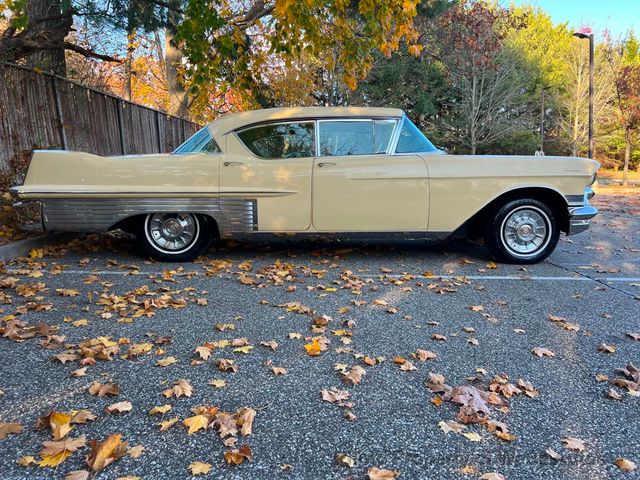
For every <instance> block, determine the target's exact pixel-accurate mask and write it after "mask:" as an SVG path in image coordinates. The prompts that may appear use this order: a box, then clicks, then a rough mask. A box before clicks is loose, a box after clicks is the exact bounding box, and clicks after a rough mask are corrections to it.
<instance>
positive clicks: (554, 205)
mask: <svg viewBox="0 0 640 480" xmlns="http://www.w3.org/2000/svg"><path fill="white" fill-rule="evenodd" d="M520 198H533V199H535V200H538V201H540V202H542V203H544V204H545V205H546V206H547V207H549V208H550V209H551V211H552V212H553V216H554V217H555V218H556V220H557V222H558V226H559V228H560V231H562V232H568V231H569V210H568V208H567V200H566V199H565V198H564V197H563V196H562V195H560V194H559V193H558V192H556V191H555V190H552V189H550V188H543V187H528V188H517V189H515V190H510V191H508V192H505V193H503V194H502V195H500V196H499V197H497V198H495V199H494V200H492V201H491V202H489V203H488V204H487V205H485V206H484V207H482V208H481V209H480V211H478V212H477V213H476V214H475V215H474V216H473V217H471V218H470V219H469V220H467V221H466V222H465V223H464V224H463V225H462V227H460V229H458V230H459V231H462V232H463V233H464V234H465V236H467V237H469V238H479V237H480V236H481V234H482V226H483V222H484V220H485V218H486V216H487V214H488V213H489V212H491V211H493V210H494V209H496V208H498V207H499V206H502V205H504V204H505V203H507V202H510V201H512V200H518V199H520Z"/></svg>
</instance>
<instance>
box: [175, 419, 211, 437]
mask: <svg viewBox="0 0 640 480" xmlns="http://www.w3.org/2000/svg"><path fill="white" fill-rule="evenodd" d="M182 423H183V424H184V426H185V427H187V428H189V432H188V433H189V435H191V434H192V433H195V432H197V431H199V430H202V429H205V430H206V428H207V427H208V426H209V419H208V418H207V417H205V416H204V415H195V416H193V417H189V418H185V419H184V421H183V422H182Z"/></svg>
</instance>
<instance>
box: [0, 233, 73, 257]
mask: <svg viewBox="0 0 640 480" xmlns="http://www.w3.org/2000/svg"><path fill="white" fill-rule="evenodd" d="M77 236H78V235H77V234H73V233H48V234H43V235H38V236H37V237H31V238H25V239H24V240H18V241H17V242H13V243H10V244H8V245H3V246H1V247H0V262H7V261H9V260H12V259H14V258H16V257H24V256H25V255H28V254H29V252H30V251H31V250H33V249H34V248H40V247H44V246H45V245H48V244H50V243H53V242H60V241H67V240H72V239H73V238H76V237H77Z"/></svg>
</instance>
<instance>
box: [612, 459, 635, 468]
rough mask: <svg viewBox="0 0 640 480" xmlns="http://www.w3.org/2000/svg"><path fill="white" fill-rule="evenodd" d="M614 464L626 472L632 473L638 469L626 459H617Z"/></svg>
mask: <svg viewBox="0 0 640 480" xmlns="http://www.w3.org/2000/svg"><path fill="white" fill-rule="evenodd" d="M613 463H614V464H615V466H616V467H618V468H619V469H620V470H624V471H625V472H632V471H634V470H635V469H636V464H635V463H634V462H632V461H631V460H627V459H626V458H622V457H620V458H616V459H615V460H614V461H613Z"/></svg>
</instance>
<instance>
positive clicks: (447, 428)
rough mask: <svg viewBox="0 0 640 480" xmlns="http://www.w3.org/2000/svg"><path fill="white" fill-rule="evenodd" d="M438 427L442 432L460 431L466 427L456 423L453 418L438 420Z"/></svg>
mask: <svg viewBox="0 0 640 480" xmlns="http://www.w3.org/2000/svg"><path fill="white" fill-rule="evenodd" d="M438 427H440V430H442V431H443V432H444V433H449V432H453V433H461V432H462V430H464V429H465V428H466V427H465V426H464V425H463V424H461V423H458V422H456V421H454V420H447V421H446V422H445V421H440V422H438Z"/></svg>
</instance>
